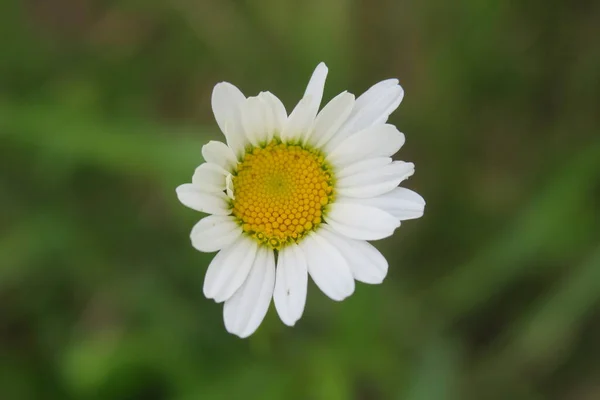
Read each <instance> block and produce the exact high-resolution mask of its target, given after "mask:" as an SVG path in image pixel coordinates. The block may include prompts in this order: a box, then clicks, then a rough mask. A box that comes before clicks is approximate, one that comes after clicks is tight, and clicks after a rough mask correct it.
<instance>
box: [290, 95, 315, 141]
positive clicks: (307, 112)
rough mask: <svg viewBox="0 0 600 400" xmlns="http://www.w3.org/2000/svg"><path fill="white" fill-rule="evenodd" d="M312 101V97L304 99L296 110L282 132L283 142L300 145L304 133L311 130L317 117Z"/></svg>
mask: <svg viewBox="0 0 600 400" xmlns="http://www.w3.org/2000/svg"><path fill="white" fill-rule="evenodd" d="M311 101H312V99H311V98H310V97H304V98H303V99H302V100H300V102H299V103H298V105H297V106H296V108H294V110H293V111H292V113H291V114H290V116H289V117H288V119H287V121H286V122H285V125H284V126H283V130H282V131H281V140H282V141H283V142H285V143H298V142H300V139H301V138H302V135H303V134H304V132H306V131H308V130H309V129H310V128H311V126H312V124H313V123H314V120H315V115H316V113H313V111H312V106H311Z"/></svg>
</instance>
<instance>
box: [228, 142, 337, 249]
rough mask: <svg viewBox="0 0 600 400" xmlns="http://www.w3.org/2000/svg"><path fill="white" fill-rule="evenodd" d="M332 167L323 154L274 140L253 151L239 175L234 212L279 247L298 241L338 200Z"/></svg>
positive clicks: (247, 227) (252, 230)
mask: <svg viewBox="0 0 600 400" xmlns="http://www.w3.org/2000/svg"><path fill="white" fill-rule="evenodd" d="M332 181H333V176H332V173H331V168H330V167H329V165H328V164H327V163H325V161H324V157H323V156H322V155H321V154H319V153H318V152H315V151H312V150H308V149H305V148H303V147H301V146H298V145H290V144H284V143H279V142H278V141H276V140H273V141H272V142H271V143H269V144H267V145H266V146H265V147H255V148H253V149H252V150H249V151H248V152H247V153H246V155H245V157H244V160H243V161H242V162H241V163H239V164H238V168H237V173H236V175H235V176H234V177H233V190H234V197H235V199H234V200H233V215H235V216H236V217H237V218H238V219H239V220H240V223H241V224H242V228H243V230H244V232H246V233H248V234H249V235H251V236H252V237H254V238H255V239H256V240H258V241H259V242H260V243H262V244H264V245H267V246H269V247H271V248H273V249H279V248H281V247H282V246H284V245H286V244H288V243H290V242H292V241H294V242H298V241H299V240H300V239H302V238H303V237H304V236H305V235H306V234H307V233H308V232H310V231H311V230H313V229H315V228H316V227H317V226H318V225H319V224H320V223H321V221H322V219H321V218H322V215H323V211H324V208H325V206H326V205H327V204H329V203H331V201H332V200H333V183H332Z"/></svg>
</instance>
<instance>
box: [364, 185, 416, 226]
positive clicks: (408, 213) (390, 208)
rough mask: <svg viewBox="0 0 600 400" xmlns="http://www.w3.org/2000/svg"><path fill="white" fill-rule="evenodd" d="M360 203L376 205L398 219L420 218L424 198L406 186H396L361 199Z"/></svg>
mask: <svg viewBox="0 0 600 400" xmlns="http://www.w3.org/2000/svg"><path fill="white" fill-rule="evenodd" d="M361 203H362V204H366V205H369V206H373V207H377V208H379V209H381V210H383V211H385V212H387V213H390V214H391V215H393V216H394V217H396V218H398V219H399V220H400V221H404V220H407V219H415V218H421V217H422V216H423V211H424V210H425V200H424V199H423V197H421V196H420V195H419V194H418V193H416V192H413V191H412V190H410V189H406V188H401V187H399V188H396V189H394V190H392V191H391V192H389V193H386V194H382V195H381V196H377V197H373V198H371V199H362V200H361Z"/></svg>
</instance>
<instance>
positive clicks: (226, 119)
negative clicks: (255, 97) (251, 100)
mask: <svg viewBox="0 0 600 400" xmlns="http://www.w3.org/2000/svg"><path fill="white" fill-rule="evenodd" d="M245 100H246V98H245V97H244V95H243V93H242V92H240V90H239V89H238V88H237V87H235V86H233V85H232V84H231V83H228V82H221V83H217V84H216V85H215V88H214V89H213V93H212V99H211V101H212V109H213V113H214V114H215V119H216V120H217V124H218V125H219V128H221V131H222V132H223V134H224V135H225V138H226V139H227V144H228V145H229V147H231V149H232V150H233V153H234V154H235V155H236V156H237V158H238V159H241V157H242V156H243V154H244V152H245V147H246V144H247V140H246V135H245V134H244V130H243V128H242V123H241V118H240V117H241V116H240V107H241V105H242V103H243V102H244V101H245Z"/></svg>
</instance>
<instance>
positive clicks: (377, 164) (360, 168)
mask: <svg viewBox="0 0 600 400" xmlns="http://www.w3.org/2000/svg"><path fill="white" fill-rule="evenodd" d="M391 163H392V158H391V157H375V158H367V159H366V160H361V161H357V162H355V163H352V164H350V165H347V166H345V167H344V168H341V169H340V170H338V171H335V177H336V178H337V179H338V181H339V180H340V179H342V178H346V177H348V176H352V175H356V174H359V173H362V172H364V171H370V170H372V169H376V168H381V167H383V166H384V165H388V164H391Z"/></svg>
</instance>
